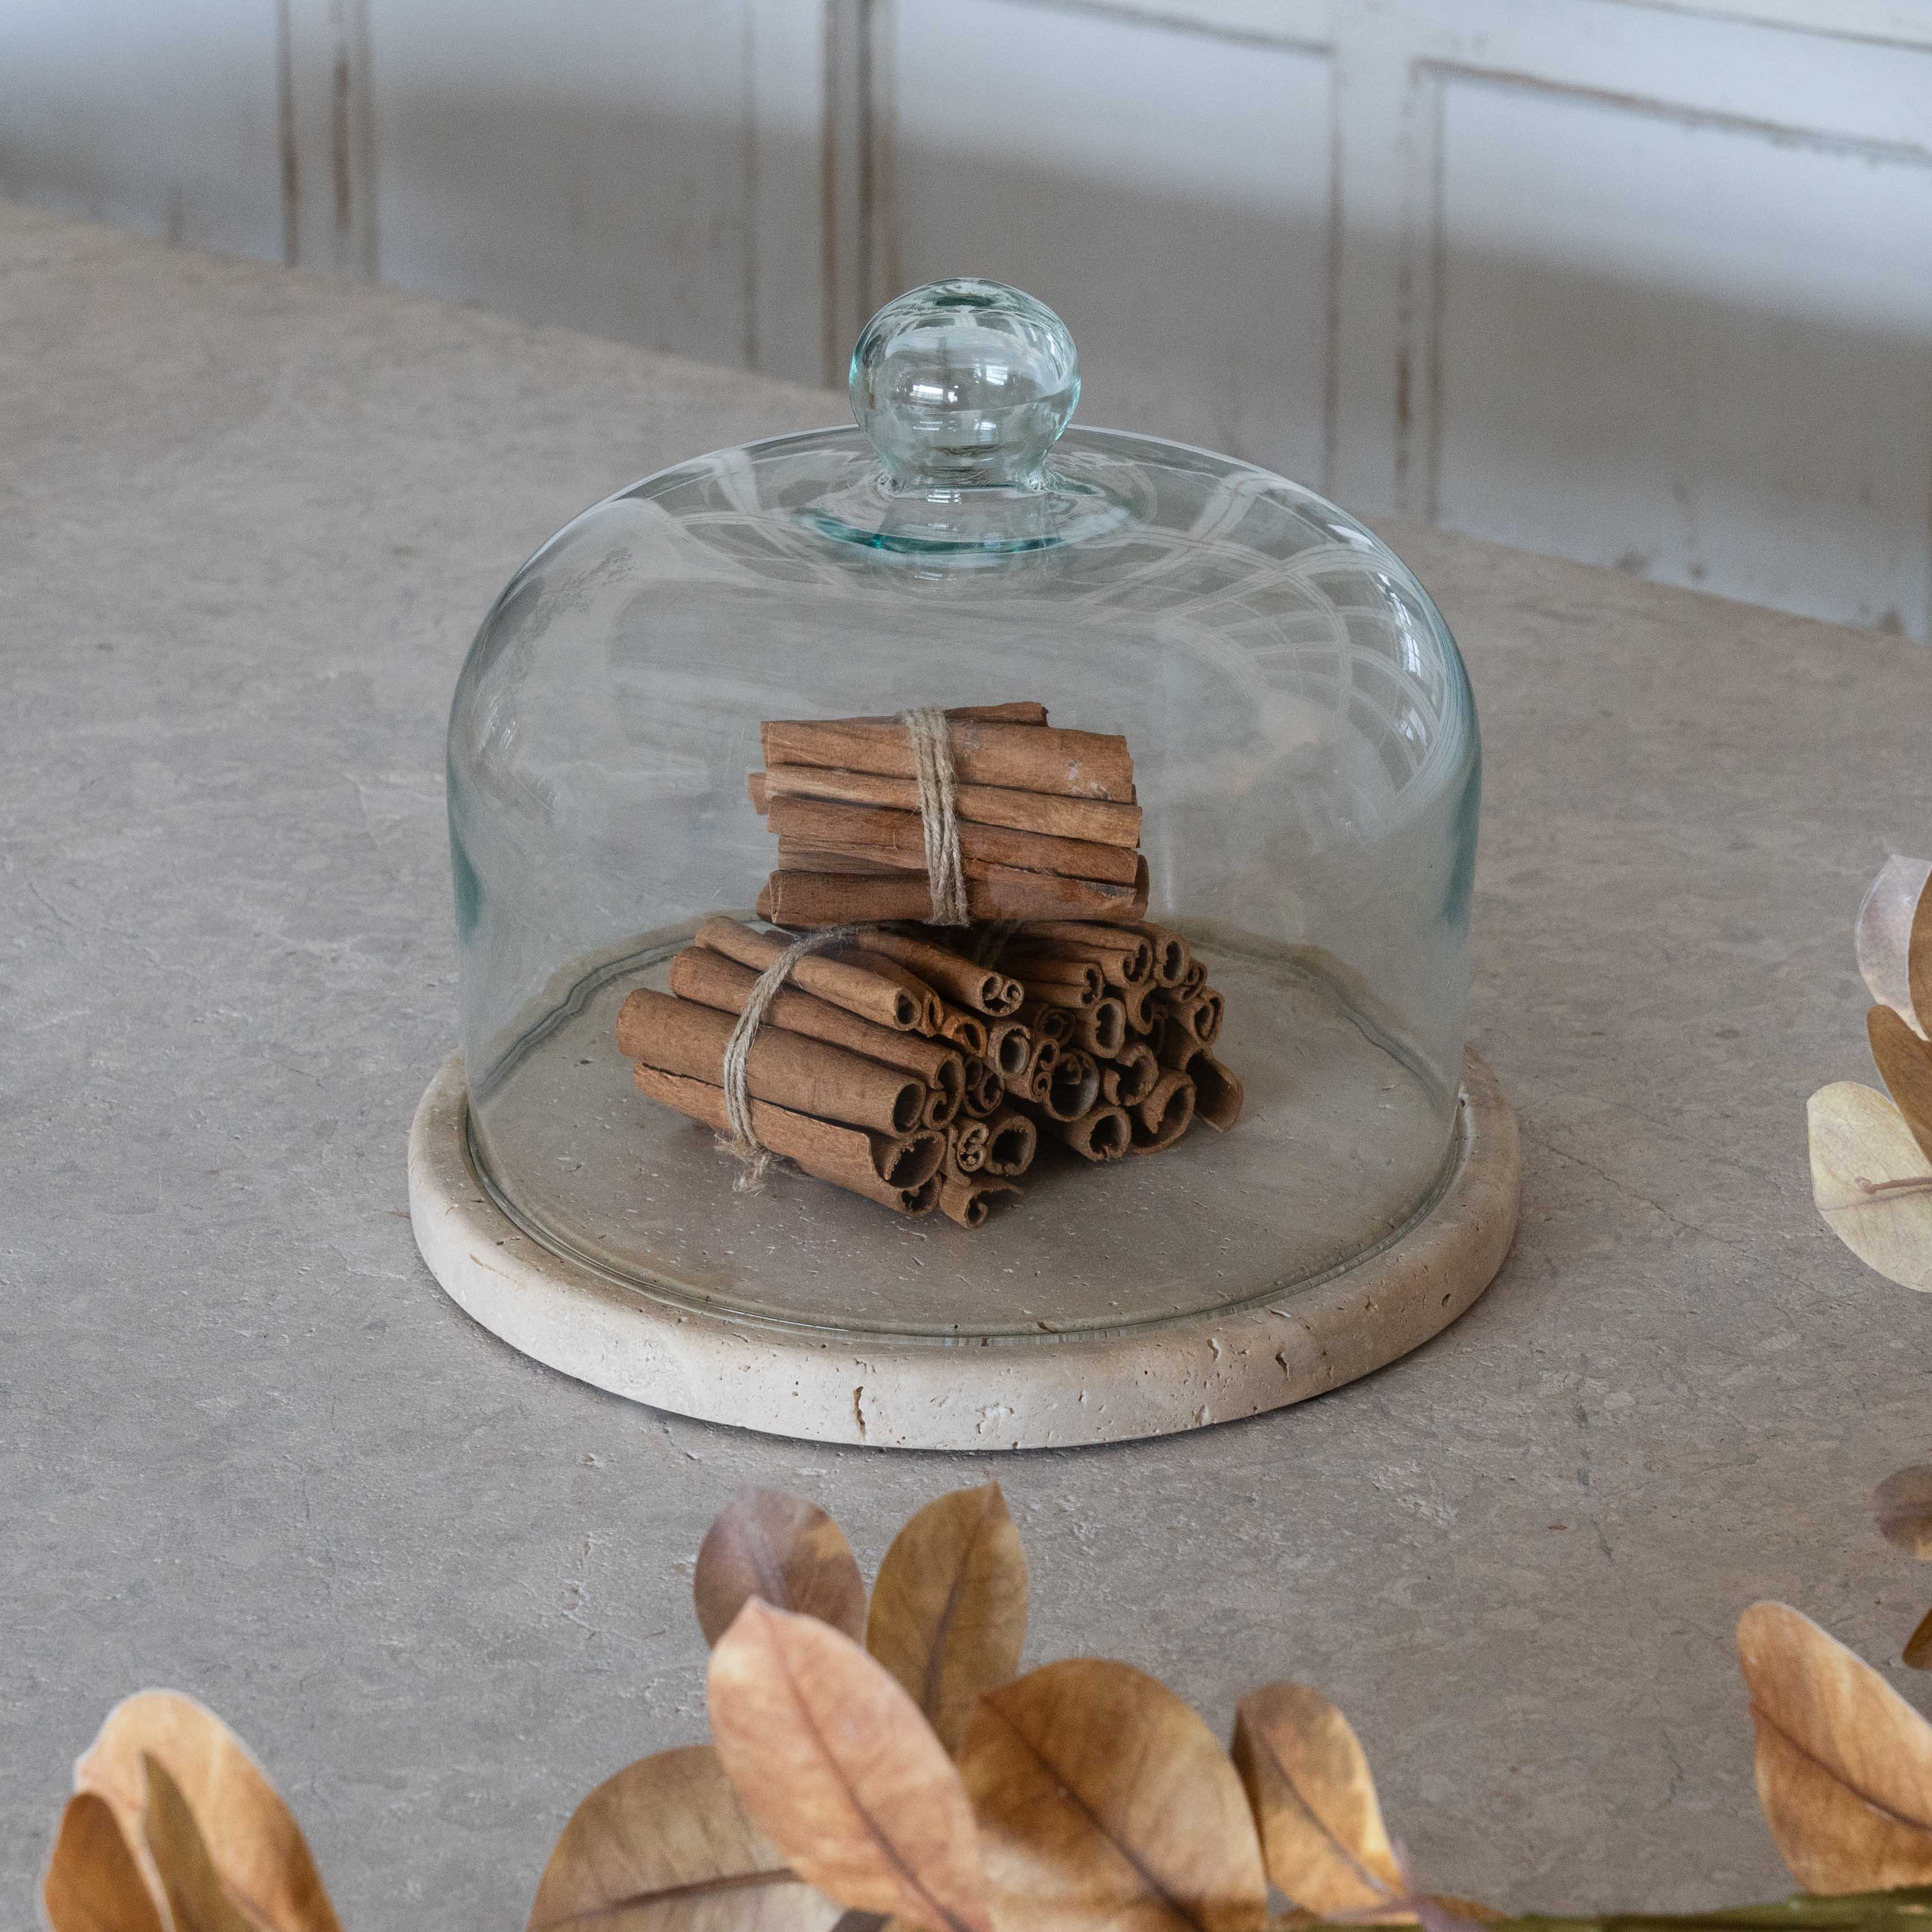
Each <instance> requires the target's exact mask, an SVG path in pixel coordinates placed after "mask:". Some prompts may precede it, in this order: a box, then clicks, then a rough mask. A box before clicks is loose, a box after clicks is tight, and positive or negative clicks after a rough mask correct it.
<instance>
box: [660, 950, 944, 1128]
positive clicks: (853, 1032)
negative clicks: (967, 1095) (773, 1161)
mask: <svg viewBox="0 0 1932 1932" xmlns="http://www.w3.org/2000/svg"><path fill="white" fill-rule="evenodd" d="M757 983H758V976H757V974H756V973H754V972H753V971H752V970H751V968H750V967H748V966H740V965H739V964H738V962H736V960H735V959H726V958H725V957H724V955H723V954H722V953H713V952H712V951H711V950H709V948H707V947H701V946H691V947H686V948H685V950H684V951H683V952H682V953H679V955H678V956H677V957H676V959H673V961H672V962H670V989H671V992H673V994H674V995H676V997H677V998H679V999H680V1000H693V1001H696V1002H697V1004H699V1005H700V1006H704V1007H715V1008H716V1009H717V1010H718V1012H720V1013H742V1012H743V1011H744V1010H745V1003H746V1001H748V1000H749V999H750V998H751V993H752V990H753V989H754V987H756V986H757ZM765 1019H766V1024H767V1025H771V1026H775V1027H781V1028H784V1031H786V1032H787V1033H796V1034H804V1035H805V1037H807V1038H808V1039H811V1040H823V1041H825V1042H826V1043H827V1044H828V1045H829V1046H842V1047H844V1048H846V1049H847V1050H849V1051H850V1052H853V1053H862V1054H863V1055H865V1058H867V1059H868V1060H877V1061H883V1062H884V1063H885V1064H886V1066H888V1067H898V1068H899V1069H900V1070H901V1071H902V1072H904V1073H910V1074H914V1075H916V1076H917V1077H918V1078H919V1079H921V1080H922V1081H924V1082H926V1085H927V1086H929V1088H932V1098H931V1100H929V1101H928V1103H927V1104H926V1115H925V1118H924V1119H923V1120H922V1121H921V1123H920V1124H921V1125H922V1126H924V1127H944V1126H945V1124H947V1121H950V1120H951V1119H952V1118H953V1115H956V1113H958V1112H959V1100H960V1097H961V1095H962V1094H963V1093H964V1092H965V1088H966V1080H965V1061H964V1060H963V1059H962V1057H961V1055H959V1052H957V1051H956V1049H953V1048H952V1047H950V1046H944V1045H942V1044H941V1043H940V1042H939V1041H938V1040H932V1039H929V1038H928V1037H926V1035H925V1034H916V1033H899V1032H897V1031H895V1030H894V1029H893V1028H890V1027H882V1026H874V1025H873V1024H872V1022H871V1021H870V1020H862V1019H859V1016H857V1015H856V1013H847V1011H846V1010H845V1009H844V1007H835V1006H833V1005H832V1004H831V1002H830V1001H828V1000H821V999H820V998H818V997H817V995H816V994H813V993H807V992H801V991H800V990H799V989H798V988H797V987H796V986H781V987H780V988H779V989H778V992H776V993H775V994H774V995H772V1001H771V1003H770V1004H769V1006H767V1007H766V1009H765Z"/></svg>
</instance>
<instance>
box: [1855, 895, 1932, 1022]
mask: <svg viewBox="0 0 1932 1932" xmlns="http://www.w3.org/2000/svg"><path fill="white" fill-rule="evenodd" d="M1928 880H1932V865H1928V864H1927V862H1925V860H1924V859H1901V858H1899V857H1897V856H1894V857H1892V858H1889V859H1886V861H1885V863H1884V865H1882V866H1881V867H1880V868H1879V874H1878V877H1876V878H1875V879H1874V880H1873V881H1872V882H1871V886H1870V890H1868V891H1867V892H1866V894H1865V896H1864V904H1862V905H1861V906H1860V907H1858V926H1857V927H1856V929H1855V936H1854V942H1853V943H1854V944H1855V946H1856V947H1857V950H1858V971H1859V972H1860V974H1862V975H1863V976H1864V983H1865V988H1866V990H1867V992H1869V993H1870V995H1871V996H1872V998H1873V999H1874V1000H1876V1001H1877V1002H1878V1003H1879V1005H1880V1006H1882V1007H1891V1010H1892V1011H1893V1012H1894V1013H1897V1015H1898V1016H1900V1019H1905V1020H1908V1021H1909V1022H1912V1025H1915V1026H1916V1025H1918V1020H1917V1018H1916V1015H1915V1010H1914V1006H1913V1002H1912V971H1911V965H1910V959H1911V951H1912V926H1913V916H1914V914H1915V913H1916V912H1917V911H1918V910H1920V909H1921V907H1922V905H1923V904H1924V900H1925V895H1926V886H1927V881H1928ZM1921 1031H1922V1029H1921Z"/></svg>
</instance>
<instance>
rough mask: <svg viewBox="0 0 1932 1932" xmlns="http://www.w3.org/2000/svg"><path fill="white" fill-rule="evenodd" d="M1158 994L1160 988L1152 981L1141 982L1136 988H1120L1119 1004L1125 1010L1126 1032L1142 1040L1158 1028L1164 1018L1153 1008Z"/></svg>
mask: <svg viewBox="0 0 1932 1932" xmlns="http://www.w3.org/2000/svg"><path fill="white" fill-rule="evenodd" d="M1159 997H1160V986H1159V985H1158V983H1157V982H1155V981H1154V980H1142V981H1141V982H1140V983H1139V985H1138V986H1123V987H1122V988H1121V994H1120V998H1121V1004H1122V1005H1123V1006H1124V1007H1126V1008H1127V1028H1128V1031H1130V1032H1131V1033H1133V1034H1137V1035H1138V1036H1139V1037H1140V1038H1142V1039H1143V1040H1145V1039H1147V1038H1148V1037H1149V1036H1151V1034H1153V1033H1154V1031H1156V1030H1157V1028H1159V1027H1160V1025H1161V1023H1162V1021H1163V1018H1164V1016H1163V1014H1161V1013H1159V1012H1158V1011H1157V1010H1156V1009H1155V1007H1154V1001H1155V1000H1156V999H1157V998H1159Z"/></svg>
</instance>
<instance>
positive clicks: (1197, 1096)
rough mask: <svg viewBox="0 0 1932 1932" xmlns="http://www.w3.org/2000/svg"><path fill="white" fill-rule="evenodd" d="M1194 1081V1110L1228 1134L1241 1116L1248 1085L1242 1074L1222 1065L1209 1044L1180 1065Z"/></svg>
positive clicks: (1201, 1117)
mask: <svg viewBox="0 0 1932 1932" xmlns="http://www.w3.org/2000/svg"><path fill="white" fill-rule="evenodd" d="M1181 1071H1182V1072H1183V1073H1185V1074H1186V1075H1187V1077H1188V1079H1190V1080H1191V1081H1192V1082H1193V1083H1194V1113H1195V1118H1196V1119H1197V1120H1202V1121H1206V1122H1207V1123H1208V1125H1209V1126H1210V1127H1212V1128H1213V1129H1214V1131H1215V1132H1216V1133H1217V1134H1225V1133H1226V1132H1227V1131H1228V1130H1229V1128H1230V1127H1232V1126H1233V1125H1234V1124H1235V1122H1236V1121H1238V1120H1239V1119H1240V1118H1241V1109H1242V1107H1243V1106H1244V1104H1245V1103H1246V1102H1247V1088H1245V1087H1244V1086H1243V1085H1242V1084H1241V1076H1240V1075H1239V1074H1238V1073H1235V1071H1234V1070H1233V1069H1232V1067H1223V1065H1222V1064H1221V1063H1220V1061H1218V1060H1217V1059H1216V1058H1214V1055H1213V1053H1212V1052H1211V1051H1210V1050H1209V1049H1208V1048H1206V1047H1205V1046H1202V1047H1197V1048H1196V1049H1195V1051H1194V1052H1193V1055H1191V1056H1190V1058H1189V1060H1188V1062H1187V1065H1186V1066H1185V1067H1183V1068H1182V1069H1181Z"/></svg>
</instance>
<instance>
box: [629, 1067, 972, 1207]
mask: <svg viewBox="0 0 1932 1932" xmlns="http://www.w3.org/2000/svg"><path fill="white" fill-rule="evenodd" d="M631 1077H632V1079H634V1080H635V1081H636V1082H637V1086H638V1088H639V1089H640V1091H643V1093H646V1094H649V1096H650V1097H651V1098H652V1100H658V1101H661V1102H662V1103H663V1104H664V1106H667V1107H674V1108H675V1109H676V1110H677V1111H678V1112H679V1113H680V1114H683V1115H686V1116H688V1118H690V1119H691V1120H694V1121H702V1122H703V1124H705V1126H706V1127H712V1128H715V1130H717V1131H718V1132H719V1133H727V1132H728V1131H729V1128H730V1123H729V1121H728V1118H727V1115H726V1113H725V1109H724V1088H721V1087H713V1086H711V1085H709V1084H708V1083H706V1082H704V1081H702V1080H687V1079H683V1078H682V1077H681V1076H679V1075H677V1074H675V1073H663V1072H661V1071H660V1070H658V1068H656V1067H643V1066H639V1067H633V1068H632V1069H631ZM751 1131H752V1132H753V1133H755V1134H756V1135H757V1137H758V1139H759V1140H760V1142H762V1143H763V1145H765V1146H766V1147H768V1148H770V1149H771V1151H772V1153H774V1154H782V1155H783V1156H784V1158H785V1159H786V1160H789V1161H792V1162H794V1163H796V1165H797V1166H799V1167H800V1168H802V1169H804V1171H805V1172H806V1173H807V1174H809V1175H813V1176H814V1177H815V1178H817V1179H818V1180H820V1181H830V1182H831V1183H832V1184H833V1185H834V1186H835V1187H843V1188H847V1189H849V1190H850V1192H852V1193H854V1194H861V1195H863V1196H865V1199H867V1200H868V1201H876V1202H878V1203H879V1204H880V1205H881V1206H882V1207H886V1208H895V1209H897V1210H898V1212H899V1213H901V1214H913V1215H917V1214H931V1213H932V1210H933V1209H934V1208H935V1207H937V1206H938V1203H939V1193H940V1178H939V1169H940V1164H941V1161H942V1160H944V1158H945V1154H946V1137H945V1136H944V1134H940V1133H933V1132H932V1131H931V1130H929V1129H921V1130H919V1132H918V1133H913V1134H906V1135H902V1136H893V1135H889V1134H871V1133H865V1131H864V1130H862V1129H861V1128H856V1127H841V1126H840V1125H838V1124H837V1123H836V1122H835V1121H817V1120H814V1119H812V1118H811V1117H810V1116H809V1115H805V1114H796V1113H793V1112H792V1111H791V1110H790V1109H789V1108H785V1107H775V1106H771V1105H770V1104H769V1103H766V1102H765V1101H763V1100H754V1101H753V1102H752V1103H751Z"/></svg>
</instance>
